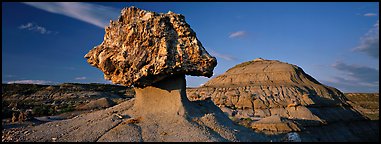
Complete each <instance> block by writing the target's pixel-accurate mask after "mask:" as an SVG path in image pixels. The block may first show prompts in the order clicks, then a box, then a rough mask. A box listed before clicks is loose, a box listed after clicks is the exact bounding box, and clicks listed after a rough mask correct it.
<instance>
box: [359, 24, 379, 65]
mask: <svg viewBox="0 0 381 144" xmlns="http://www.w3.org/2000/svg"><path fill="white" fill-rule="evenodd" d="M378 25H379V23H378V21H377V23H376V24H374V26H373V27H372V28H371V29H370V30H369V31H368V32H367V33H366V34H365V35H364V36H363V37H361V38H360V45H359V46H357V47H355V48H354V49H353V50H354V51H359V52H363V53H365V54H367V55H369V56H371V57H373V58H376V59H379V57H380V55H379V49H380V42H379V26H378Z"/></svg>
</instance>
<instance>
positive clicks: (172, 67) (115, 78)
mask: <svg viewBox="0 0 381 144" xmlns="http://www.w3.org/2000/svg"><path fill="white" fill-rule="evenodd" d="M105 31H106V34H105V36H104V41H103V42H102V43H101V44H100V45H98V46H96V47H94V48H93V49H92V50H90V51H89V53H87V54H86V55H85V58H87V62H88V63H90V64H91V65H92V66H94V67H97V68H99V69H100V70H102V72H103V73H104V77H105V79H108V80H111V81H112V82H113V83H116V84H122V85H125V86H131V85H134V86H138V87H144V86H148V85H152V84H153V83H155V82H158V81H160V80H162V79H164V78H166V77H168V76H171V75H175V74H186V75H192V76H206V77H211V76H212V75H213V69H214V67H215V66H216V65H217V60H216V58H215V57H213V56H211V55H209V53H208V52H207V51H206V50H205V48H204V47H203V46H202V44H201V42H200V41H199V40H198V39H197V38H196V33H195V32H194V31H193V30H192V29H191V28H190V26H189V25H188V24H187V23H186V21H185V17H184V16H183V15H181V14H175V13H173V12H168V13H166V14H163V13H155V12H150V11H145V10H141V9H139V8H136V7H129V8H124V9H123V10H122V12H121V16H120V17H119V18H118V20H116V21H110V26H108V27H106V30H105Z"/></svg>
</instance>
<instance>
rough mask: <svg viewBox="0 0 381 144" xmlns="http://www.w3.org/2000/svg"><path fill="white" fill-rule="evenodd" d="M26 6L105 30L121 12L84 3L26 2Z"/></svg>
mask: <svg viewBox="0 0 381 144" xmlns="http://www.w3.org/2000/svg"><path fill="white" fill-rule="evenodd" d="M24 4H26V5H29V6H32V7H35V8H38V9H41V10H44V11H47V12H51V13H55V14H61V15H65V16H68V17H71V18H74V19H77V20H81V21H83V22H86V23H89V24H92V25H95V26H97V27H100V28H104V27H105V26H107V25H108V23H109V21H110V19H115V18H117V16H118V15H119V12H120V10H119V9H116V8H113V7H107V6H102V5H96V4H90V3H84V2H24Z"/></svg>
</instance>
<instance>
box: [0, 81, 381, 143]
mask: <svg viewBox="0 0 381 144" xmlns="http://www.w3.org/2000/svg"><path fill="white" fill-rule="evenodd" d="M65 85H66V86H65V88H64V87H62V88H60V89H61V93H62V94H61V95H62V96H65V95H66V94H69V93H72V94H73V95H76V94H77V95H79V94H80V93H84V91H94V90H95V89H98V92H100V91H99V90H100V89H103V90H109V91H114V92H116V91H117V90H116V88H118V86H114V85H100V86H102V87H103V88H95V86H90V85H86V84H84V85H81V86H82V89H81V90H76V92H74V90H73V89H79V88H75V87H77V86H78V84H70V85H71V87H69V85H68V84H65ZM10 87H14V88H10ZM47 87H49V86H41V85H28V86H27V85H22V84H21V85H17V84H14V85H4V84H3V94H2V96H3V99H2V102H3V103H7V102H10V101H11V99H13V100H15V99H16V98H15V97H12V96H15V95H14V94H15V93H19V94H20V95H23V96H22V98H21V99H20V102H21V101H22V100H23V99H28V98H26V97H30V96H34V97H38V96H36V95H37V94H36V93H39V94H43V92H38V91H39V90H42V91H45V89H46V88H47ZM52 87H56V88H58V87H60V86H52ZM7 89H12V92H10V91H8V90H7ZM33 89H34V90H33ZM69 89H71V90H72V92H69V91H70V90H69ZM119 90H120V91H119V92H120V93H119V94H120V95H121V97H124V100H123V101H128V100H130V98H131V97H133V96H134V92H131V91H128V89H127V90H121V89H119ZM33 91H34V92H33ZM64 91H66V92H64ZM95 91H97V90H95ZM28 92H29V94H28ZM104 92H105V91H104ZM115 94H117V93H115ZM57 95H58V94H57ZM110 95H112V94H110V93H109V94H108V95H107V94H106V95H103V97H102V96H101V98H99V97H97V98H92V96H90V97H82V99H81V100H82V103H81V104H80V103H79V102H78V106H79V105H81V106H82V107H83V106H85V105H86V104H88V105H94V103H96V101H97V100H98V101H100V104H99V105H104V101H107V100H105V98H106V97H108V96H110ZM345 96H346V97H347V98H348V99H349V103H350V104H351V105H352V106H353V107H354V108H356V109H358V110H359V111H360V112H361V113H362V114H364V115H365V116H367V117H368V118H369V119H370V120H369V121H351V122H347V123H333V124H330V125H324V126H316V127H309V128H305V127H298V125H293V124H292V123H289V120H287V119H281V118H275V119H274V118H271V119H267V120H266V119H265V120H263V119H262V120H261V121H259V119H254V120H258V122H259V123H258V124H257V127H258V128H260V127H262V128H263V127H264V126H263V125H266V127H272V126H275V125H277V126H276V127H281V128H283V130H285V131H287V132H289V131H290V129H291V131H294V132H297V133H298V134H299V136H300V137H301V139H302V141H337V139H346V141H364V139H365V141H366V140H368V141H379V138H378V137H375V134H374V133H373V132H375V131H378V126H379V124H378V118H379V116H378V112H379V109H378V108H379V104H378V99H379V97H378V93H377V94H376V93H347V94H345ZM93 97H95V96H93ZM57 99H58V98H57ZM109 99H111V100H115V102H116V103H115V104H118V103H122V101H121V100H120V101H118V98H116V99H115V98H109ZM61 100H62V102H61V103H68V102H70V101H72V100H71V99H65V98H62V99H61ZM131 100H133V99H131ZM38 101H40V102H39V103H40V104H44V103H45V104H47V105H48V104H51V103H49V102H46V101H49V100H48V99H46V100H42V99H37V100H36V101H35V102H38ZM86 101H87V102H86ZM129 103H131V102H125V106H124V107H128V106H129V105H130V104H129ZM74 105H75V104H74ZM8 106H9V105H3V108H2V110H5V109H8V110H12V107H8ZM18 106H21V107H22V105H20V103H19V104H18ZM109 106H111V105H109ZM107 107H108V106H107V105H106V106H104V107H99V108H94V107H93V109H89V110H73V111H70V112H64V113H60V114H55V115H34V116H33V119H30V120H27V121H25V122H18V121H16V122H15V123H11V118H10V117H8V118H7V117H3V119H2V142H7V141H8V142H16V141H20V140H23V139H21V138H20V137H22V136H23V135H24V136H27V135H30V134H31V132H30V130H31V129H33V128H34V127H35V126H37V125H40V124H43V123H51V124H49V125H54V124H55V123H57V122H56V121H62V122H64V121H66V122H67V120H69V119H71V118H75V117H76V116H78V115H80V114H84V115H88V116H89V118H93V117H95V115H91V114H90V113H91V112H94V111H99V110H103V111H106V110H105V109H107ZM118 107H121V106H118ZM220 108H221V109H222V110H224V108H222V107H220ZM111 109H113V110H114V109H115V108H111ZM13 110H15V111H16V108H13ZM108 111H110V110H108ZM2 114H4V112H3V113H2ZM225 114H228V113H225ZM119 116H122V118H123V119H124V120H126V121H127V120H128V121H131V123H135V122H137V121H134V119H129V118H128V117H123V115H121V114H120V115H118V113H116V112H114V113H112V111H111V113H110V116H109V117H110V118H113V119H119ZM227 116H228V117H229V118H231V119H232V120H233V121H235V122H236V124H237V125H243V126H248V122H250V121H253V120H251V119H250V120H249V119H244V118H236V117H232V116H231V115H227ZM81 117H82V116H81ZM76 118H77V119H78V118H80V117H76ZM282 121H285V122H286V124H285V123H281V122H282ZM62 122H61V123H62ZM125 123H129V122H125ZM83 124H85V123H78V124H77V126H79V125H83ZM260 124H261V125H262V126H261V125H260ZM68 125H69V124H68ZM130 125H132V124H130ZM249 127H251V125H250V126H249ZM131 128H132V129H136V127H135V126H132V127H131ZM281 130H282V129H280V131H281ZM259 132H260V131H259ZM311 133H314V134H315V136H312V135H311ZM162 134H163V135H166V134H168V132H163V133H162ZM265 134H266V133H265ZM286 134H287V133H285V132H283V133H282V132H279V133H278V134H268V135H267V136H268V137H269V138H270V139H272V141H277V140H278V141H280V140H281V139H282V138H284V137H285V135H286ZM322 137H323V138H322ZM53 138H54V137H53ZM24 140H25V139H24ZM53 140H54V141H61V140H58V139H52V140H51V141H53Z"/></svg>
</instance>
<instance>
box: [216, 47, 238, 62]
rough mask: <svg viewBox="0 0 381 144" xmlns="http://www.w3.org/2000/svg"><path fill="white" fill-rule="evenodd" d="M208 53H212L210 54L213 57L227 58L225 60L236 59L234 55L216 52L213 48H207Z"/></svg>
mask: <svg viewBox="0 0 381 144" xmlns="http://www.w3.org/2000/svg"><path fill="white" fill-rule="evenodd" d="M209 53H210V55H212V56H215V57H217V58H222V59H224V60H227V61H234V60H237V58H236V57H234V56H231V55H227V54H221V53H218V52H216V51H214V50H209Z"/></svg>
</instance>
